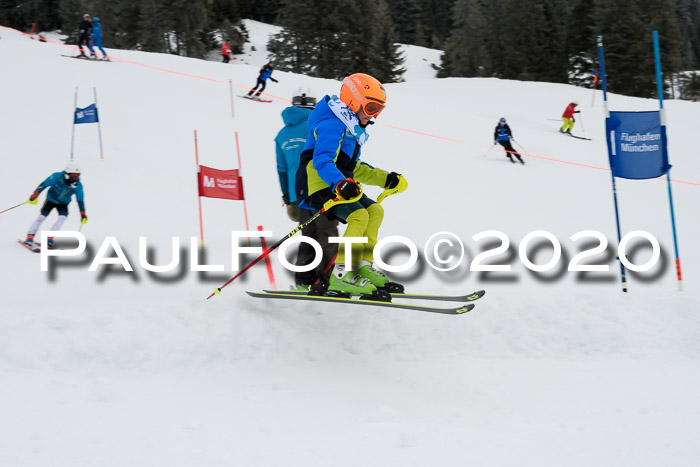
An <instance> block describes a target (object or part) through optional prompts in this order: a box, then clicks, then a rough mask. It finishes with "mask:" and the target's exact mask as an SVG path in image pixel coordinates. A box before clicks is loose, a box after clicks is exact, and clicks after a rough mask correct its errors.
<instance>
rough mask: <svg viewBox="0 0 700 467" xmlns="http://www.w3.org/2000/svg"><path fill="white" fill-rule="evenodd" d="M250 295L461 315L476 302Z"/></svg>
mask: <svg viewBox="0 0 700 467" xmlns="http://www.w3.org/2000/svg"><path fill="white" fill-rule="evenodd" d="M246 293H247V294H248V295H250V296H251V297H254V298H271V299H275V300H307V301H311V302H324V303H343V304H347V305H368V306H378V307H383V308H394V309H398V310H415V311H426V312H429V313H442V314H445V315H461V314H464V313H467V312H468V311H471V310H472V309H473V308H474V304H472V303H470V304H467V305H464V306H461V307H458V308H440V307H433V306H423V305H409V304H408V303H394V302H382V301H377V300H362V299H359V298H343V297H326V296H323V295H320V296H319V295H306V294H294V293H276V292H272V293H270V292H246Z"/></svg>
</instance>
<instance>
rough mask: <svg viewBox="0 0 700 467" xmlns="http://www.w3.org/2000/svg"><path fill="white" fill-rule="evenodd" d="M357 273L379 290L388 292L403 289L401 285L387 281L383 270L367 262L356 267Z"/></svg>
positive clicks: (398, 291)
mask: <svg viewBox="0 0 700 467" xmlns="http://www.w3.org/2000/svg"><path fill="white" fill-rule="evenodd" d="M357 273H358V274H359V275H360V276H362V277H364V278H365V279H367V280H369V281H370V282H371V283H372V285H374V286H375V287H376V288H377V289H378V290H379V291H384V292H388V293H390V294H392V293H403V291H404V288H403V285H401V284H397V283H396V282H391V281H389V279H387V277H386V276H385V275H384V273H383V272H381V271H378V270H376V269H374V268H373V267H372V266H370V265H369V264H365V265H364V266H362V267H361V268H360V269H358V271H357Z"/></svg>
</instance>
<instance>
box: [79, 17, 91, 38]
mask: <svg viewBox="0 0 700 467" xmlns="http://www.w3.org/2000/svg"><path fill="white" fill-rule="evenodd" d="M78 29H79V30H80V31H79V32H80V38H81V39H85V38H87V37H89V36H90V33H91V32H92V23H91V22H90V21H88V20H86V19H84V20H82V21H81V22H80V26H78Z"/></svg>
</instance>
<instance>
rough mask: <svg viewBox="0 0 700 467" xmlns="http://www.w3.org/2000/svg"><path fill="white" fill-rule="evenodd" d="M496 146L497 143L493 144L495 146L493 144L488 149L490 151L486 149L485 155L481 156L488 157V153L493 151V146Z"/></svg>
mask: <svg viewBox="0 0 700 467" xmlns="http://www.w3.org/2000/svg"><path fill="white" fill-rule="evenodd" d="M495 147H496V144H495V143H494V145H493V146H491V147H490V148H489V150H488V151H486V152H485V153H484V155H483V156H481V157H486V156H488V154H489V153H490V152H491V150H492V149H493V148H495Z"/></svg>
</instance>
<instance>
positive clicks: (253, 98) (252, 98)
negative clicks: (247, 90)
mask: <svg viewBox="0 0 700 467" xmlns="http://www.w3.org/2000/svg"><path fill="white" fill-rule="evenodd" d="M238 97H242V98H243V99H248V100H249V101H255V102H272V100H267V99H260V98H259V97H250V96H238Z"/></svg>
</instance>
